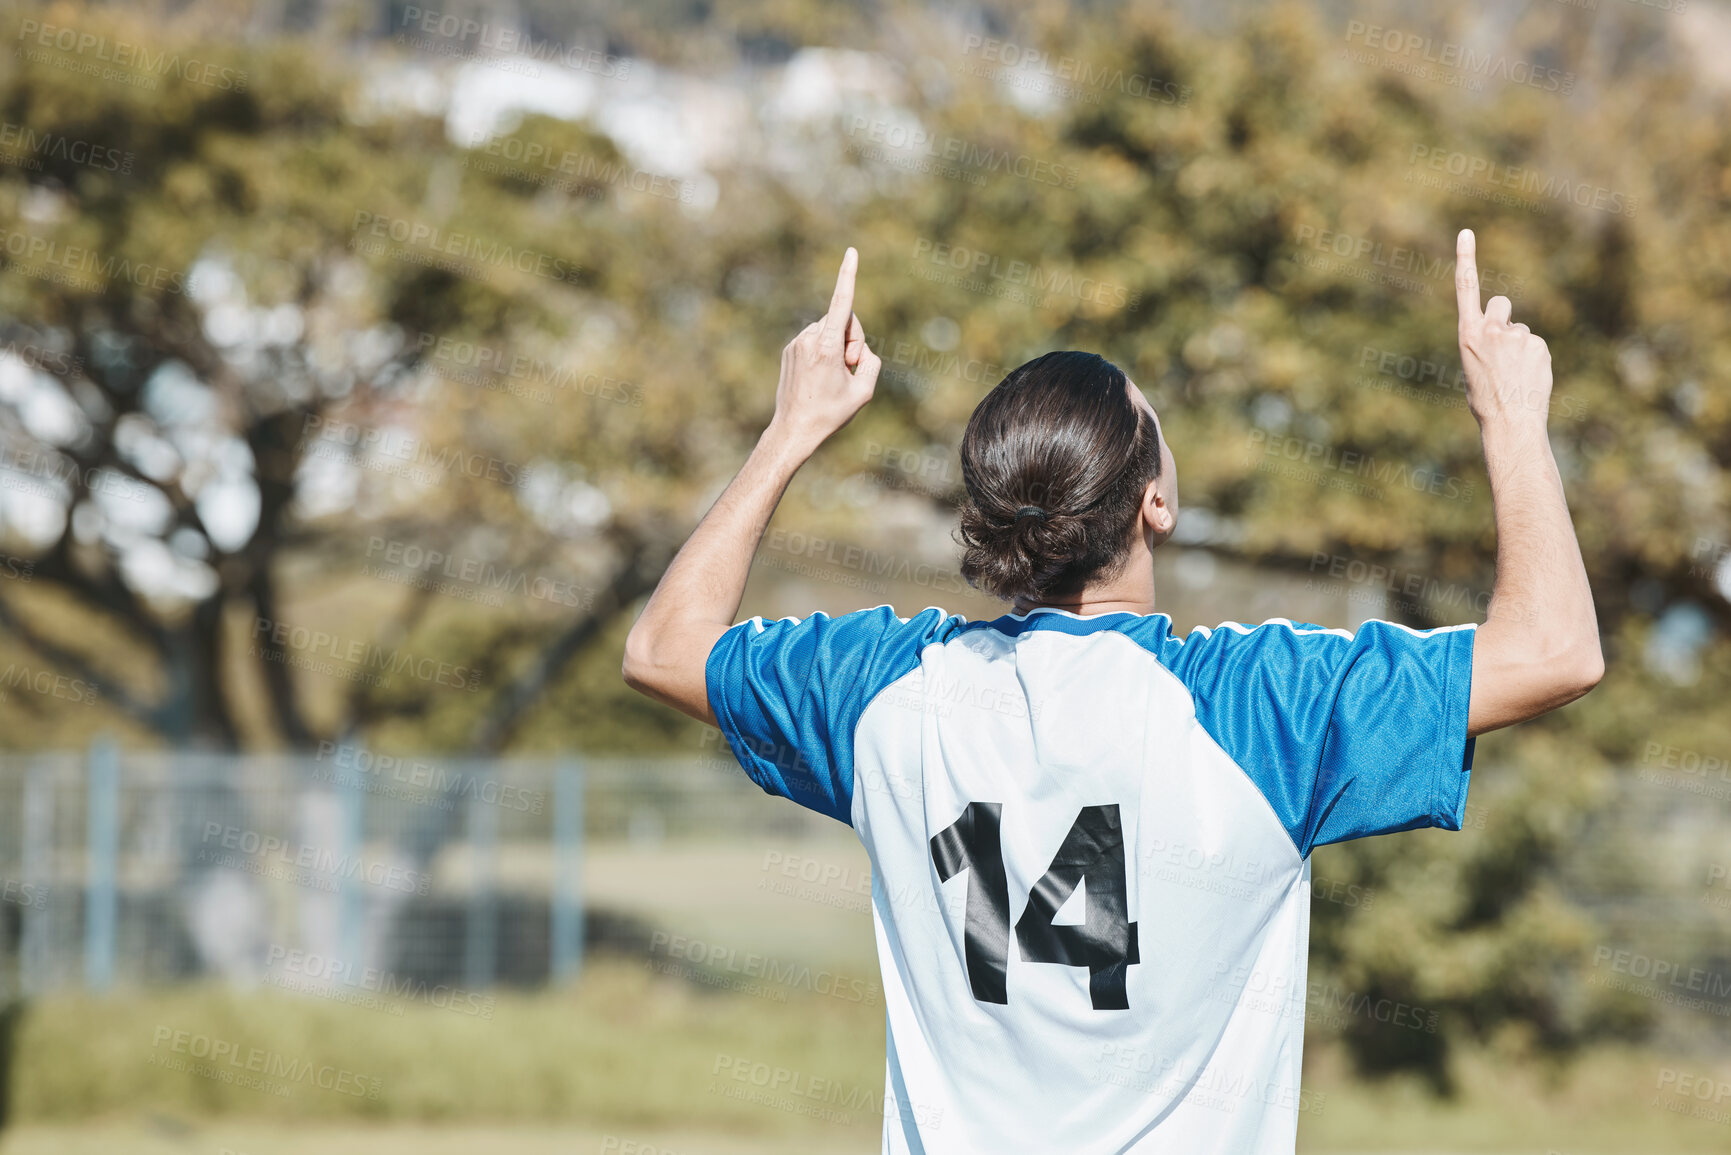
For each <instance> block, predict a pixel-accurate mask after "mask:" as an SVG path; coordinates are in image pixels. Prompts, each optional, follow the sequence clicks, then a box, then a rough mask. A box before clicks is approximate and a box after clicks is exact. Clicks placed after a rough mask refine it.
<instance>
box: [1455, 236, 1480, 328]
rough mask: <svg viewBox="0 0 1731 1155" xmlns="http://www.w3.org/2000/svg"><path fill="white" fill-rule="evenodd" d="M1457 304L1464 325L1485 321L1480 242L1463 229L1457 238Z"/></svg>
mask: <svg viewBox="0 0 1731 1155" xmlns="http://www.w3.org/2000/svg"><path fill="white" fill-rule="evenodd" d="M1455 304H1456V306H1457V307H1458V308H1459V310H1460V319H1461V321H1462V323H1463V324H1464V323H1465V322H1466V321H1468V320H1469V319H1470V320H1475V321H1478V320H1483V319H1484V313H1483V312H1482V311H1481V310H1480V308H1479V261H1478V240H1477V238H1475V237H1474V236H1473V231H1472V230H1471V229H1462V230H1461V231H1460V234H1459V235H1458V236H1456V237H1455Z"/></svg>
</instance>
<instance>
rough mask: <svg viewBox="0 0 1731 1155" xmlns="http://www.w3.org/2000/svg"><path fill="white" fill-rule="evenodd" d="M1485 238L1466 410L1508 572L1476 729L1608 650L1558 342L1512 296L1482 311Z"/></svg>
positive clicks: (1525, 704)
mask: <svg viewBox="0 0 1731 1155" xmlns="http://www.w3.org/2000/svg"><path fill="white" fill-rule="evenodd" d="M1476 250H1477V244H1476V241H1475V239H1474V237H1473V234H1472V230H1471V229H1462V230H1461V232H1460V236H1459V237H1458V238H1457V239H1456V241H1455V296H1456V299H1457V304H1458V306H1459V309H1460V344H1461V365H1462V367H1463V368H1464V369H1465V370H1466V378H1467V407H1468V408H1469V409H1471V411H1472V414H1473V416H1474V417H1475V418H1476V419H1477V420H1478V423H1479V431H1480V433H1481V435H1482V436H1483V439H1484V446H1485V466H1486V468H1487V469H1488V471H1489V472H1490V478H1491V501H1492V504H1493V505H1494V506H1495V507H1496V523H1497V579H1496V585H1495V586H1494V587H1493V588H1492V590H1491V602H1490V606H1489V608H1488V610H1487V612H1486V614H1485V622H1484V624H1483V625H1482V626H1480V627H1479V628H1478V634H1477V636H1476V637H1475V638H1474V640H1473V684H1472V701H1471V706H1470V708H1469V710H1468V712H1467V733H1468V734H1469V735H1474V734H1482V733H1484V732H1485V731H1487V730H1495V729H1498V728H1499V727H1502V726H1510V725H1513V724H1514V723H1516V722H1524V721H1526V720H1527V719H1528V718H1535V717H1537V716H1538V715H1540V714H1543V713H1545V712H1546V711H1548V710H1554V709H1556V708H1557V707H1558V706H1563V705H1567V704H1568V703H1570V702H1572V701H1574V700H1575V699H1576V698H1579V697H1580V696H1581V695H1583V694H1585V693H1586V692H1587V691H1588V690H1591V689H1592V688H1593V687H1594V686H1596V685H1598V684H1599V679H1600V678H1602V677H1603V676H1604V673H1605V658H1604V654H1603V653H1602V651H1601V650H1600V648H1599V623H1598V618H1597V616H1596V615H1595V613H1594V612H1593V591H1592V590H1591V589H1590V588H1588V586H1587V569H1586V566H1585V565H1584V564H1583V563H1582V561H1581V547H1580V545H1579V543H1577V542H1576V540H1575V527H1574V525H1573V524H1572V523H1571V522H1570V521H1569V507H1568V503H1567V502H1566V501H1564V499H1563V479H1562V477H1561V475H1560V474H1559V473H1558V472H1557V461H1556V458H1555V457H1554V456H1552V454H1551V443H1550V439H1549V438H1548V437H1547V436H1546V433H1545V422H1546V418H1547V417H1548V415H1549V412H1550V404H1551V351H1550V350H1549V349H1548V348H1546V347H1545V342H1544V341H1543V340H1542V339H1541V338H1539V337H1535V336H1534V335H1533V332H1532V330H1530V329H1528V328H1527V327H1526V326H1525V325H1522V324H1515V323H1511V322H1510V320H1509V311H1510V308H1511V306H1510V303H1509V299H1508V298H1507V297H1492V298H1491V299H1490V301H1489V302H1488V303H1486V305H1485V307H1484V310H1483V311H1482V312H1481V311H1480V309H1479V271H1478V260H1477V251H1476Z"/></svg>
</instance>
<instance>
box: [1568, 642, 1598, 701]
mask: <svg viewBox="0 0 1731 1155" xmlns="http://www.w3.org/2000/svg"><path fill="white" fill-rule="evenodd" d="M1558 672H1559V674H1560V675H1561V677H1562V679H1563V681H1564V684H1565V689H1566V691H1567V693H1568V695H1569V700H1570V701H1573V700H1575V699H1576V698H1580V697H1583V696H1584V695H1585V694H1586V693H1587V692H1588V691H1589V690H1591V689H1592V688H1593V687H1594V686H1597V685H1598V684H1599V683H1600V682H1601V681H1602V680H1604V677H1605V652H1604V650H1603V649H1601V648H1600V646H1599V639H1597V638H1594V639H1593V640H1592V642H1591V643H1590V644H1588V645H1585V646H1582V647H1581V648H1580V649H1579V650H1578V651H1577V652H1576V653H1575V654H1573V655H1571V656H1570V657H1569V658H1568V659H1567V660H1566V661H1564V662H1562V663H1559V667H1558Z"/></svg>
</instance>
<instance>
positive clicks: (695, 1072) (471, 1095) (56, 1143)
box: [0, 961, 1731, 1155]
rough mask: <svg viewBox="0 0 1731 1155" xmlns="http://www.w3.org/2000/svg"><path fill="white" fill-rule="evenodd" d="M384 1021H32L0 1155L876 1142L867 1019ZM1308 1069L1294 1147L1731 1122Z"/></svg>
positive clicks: (1627, 1065)
mask: <svg viewBox="0 0 1731 1155" xmlns="http://www.w3.org/2000/svg"><path fill="white" fill-rule="evenodd" d="M402 1009H403V1013H402V1014H401V1015H395V1014H390V1013H386V1012H384V1011H370V1010H369V1011H364V1012H363V1011H359V1010H356V1009H354V1008H351V1007H346V1006H340V1005H332V1004H329V1003H326V1002H323V1001H321V1000H317V999H308V998H301V997H295V996H289V995H283V994H277V993H269V994H257V993H255V994H236V993H234V992H229V991H222V990H214V989H184V990H178V991H170V992H162V993H153V994H140V995H135V996H131V997H124V998H115V999H108V1000H93V999H84V998H78V999H70V998H69V999H63V1000H56V1001H53V1002H43V1003H39V1004H37V1005H36V1006H35V1007H33V1008H32V1009H31V1011H30V1012H29V1013H28V1014H27V1016H26V1017H25V1019H24V1021H23V1022H22V1024H21V1026H20V1029H19V1035H18V1039H17V1043H18V1050H17V1054H18V1055H19V1056H20V1058H21V1059H22V1061H20V1062H19V1063H18V1064H17V1065H16V1066H15V1070H14V1083H13V1086H14V1095H13V1109H14V1118H15V1120H16V1126H15V1127H14V1128H13V1129H12V1131H11V1132H10V1133H9V1134H8V1135H7V1137H6V1139H5V1141H4V1143H0V1155H24V1153H29V1155H34V1153H37V1152H44V1153H45V1152H51V1151H52V1152H67V1153H71V1155H78V1153H81V1152H93V1153H94V1152H98V1151H101V1152H109V1151H138V1152H144V1153H149V1152H159V1151H160V1152H164V1153H167V1152H207V1153H209V1155H221V1153H222V1152H224V1151H227V1152H237V1153H238V1152H245V1153H247V1155H268V1153H271V1152H291V1151H293V1152H301V1151H317V1152H332V1153H335V1155H343V1153H346V1152H356V1153H359V1152H363V1151H364V1152H368V1153H371V1155H393V1153H395V1152H404V1153H405V1155H406V1153H407V1152H411V1151H414V1152H427V1153H434V1155H436V1153H439V1152H445V1151H451V1152H456V1151H475V1150H486V1151H508V1152H521V1153H523V1155H534V1153H538V1152H543V1151H545V1152H552V1151H555V1150H557V1151H560V1152H579V1151H595V1152H608V1151H615V1152H621V1153H629V1152H639V1153H641V1155H652V1153H653V1152H661V1153H664V1155H665V1153H670V1152H671V1153H683V1155H692V1153H695V1152H713V1153H715V1155H732V1153H734V1152H746V1151H755V1152H765V1153H770V1155H778V1153H780V1152H803V1151H836V1152H850V1151H859V1152H869V1151H875V1150H877V1148H878V1131H879V1126H880V1118H879V1116H878V1115H877V1114H876V1113H875V1110H874V1100H875V1099H876V1096H877V1095H878V1093H879V1092H880V1090H881V1086H882V1062H883V1057H882V1056H883V1051H882V1047H883V1028H882V1021H881V1018H880V1016H881V1014H882V1009H881V1006H862V1005H859V1004H850V1003H842V1002H839V1001H838V1000H835V999H832V998H825V997H822V996H818V995H812V994H797V995H790V996H789V997H788V998H787V999H786V1000H785V1001H783V1000H780V999H770V998H763V997H758V996H757V995H754V994H747V993H740V992H725V991H723V992H716V991H713V990H710V989H707V988H703V987H700V986H697V985H694V984H692V983H690V982H689V981H686V980H683V979H679V978H669V977H666V976H662V975H656V974H650V973H648V972H647V971H646V969H645V968H644V967H643V966H642V965H640V964H632V963H628V962H623V961H614V962H609V963H601V964H597V965H595V966H593V967H591V969H590V973H589V974H588V976H587V977H586V979H585V980H584V982H582V983H581V984H579V986H578V987H577V988H575V989H573V990H568V991H563V992H550V993H546V994H541V995H521V996H506V997H501V998H500V1000H499V1002H498V1004H497V1006H496V1009H495V1013H494V1016H493V1018H492V1019H491V1020H483V1019H479V1018H472V1017H469V1016H460V1015H455V1014H452V1013H451V1012H449V1011H443V1010H438V1009H435V1008H431V1007H427V1006H425V1005H419V1004H417V1005H413V1006H407V1007H404V1008H402ZM175 1032H184V1033H185V1034H184V1037H185V1038H187V1039H197V1038H203V1039H206V1040H208V1042H207V1043H206V1044H205V1045H204V1049H205V1050H206V1051H208V1050H209V1048H210V1045H211V1044H212V1043H215V1042H220V1041H229V1042H232V1043H234V1044H235V1045H236V1047H237V1048H239V1049H240V1050H241V1052H242V1053H244V1052H245V1050H246V1049H247V1048H253V1047H256V1048H260V1049H261V1050H262V1051H263V1052H264V1053H266V1054H269V1055H273V1056H279V1057H282V1058H283V1059H285V1060H286V1061H287V1065H286V1067H284V1068H283V1069H282V1070H279V1072H278V1076H277V1078H276V1079H275V1080H267V1082H273V1083H274V1085H273V1086H266V1087H262V1088H260V1087H246V1086H240V1085H237V1084H235V1083H231V1082H225V1081H222V1080H221V1079H219V1078H215V1077H212V1076H210V1075H209V1074H207V1073H204V1072H200V1071H198V1070H192V1069H176V1066H175V1064H174V1059H176V1058H185V1057H187V1056H186V1054H177V1053H176V1052H175V1050H174V1045H175V1044H174V1040H175V1038H176V1037H177V1035H176V1034H174V1033H175ZM192 1049H195V1048H194V1047H192V1046H189V1047H188V1051H190V1050H192ZM165 1059H167V1060H168V1062H166V1063H165V1062H164V1060H165ZM744 1062H764V1063H769V1064H773V1065H775V1066H780V1067H785V1068H787V1069H789V1070H793V1071H798V1072H801V1073H802V1074H803V1075H806V1076H808V1077H811V1078H823V1079H828V1080H833V1081H834V1082H835V1083H836V1085H837V1086H839V1087H840V1088H841V1092H842V1096H843V1098H842V1099H841V1100H831V1102H832V1103H838V1104H839V1105H838V1106H836V1107H835V1108H834V1109H833V1110H832V1111H831V1114H832V1115H833V1116H834V1117H833V1118H822V1117H812V1116H811V1115H810V1114H807V1113H805V1112H804V1111H803V1108H804V1107H805V1104H803V1103H802V1102H800V1101H797V1100H795V1099H793V1098H791V1097H784V1098H783V1099H782V1100H780V1101H776V1102H763V1101H751V1100H749V1099H741V1098H735V1097H730V1096H729V1095H728V1094H726V1093H725V1092H727V1091H728V1090H729V1089H732V1088H736V1087H739V1086H744V1085H745V1084H739V1083H736V1082H730V1080H729V1078H728V1072H729V1071H730V1070H731V1069H732V1067H733V1065H734V1064H736V1063H744ZM303 1064H304V1066H303ZM1306 1066H1307V1073H1306V1090H1307V1092H1309V1093H1310V1094H1311V1095H1312V1096H1313V1097H1314V1099H1315V1102H1316V1106H1317V1109H1316V1110H1313V1111H1307V1112H1306V1113H1305V1114H1304V1115H1303V1116H1302V1121H1301V1130H1300V1150H1301V1151H1305V1152H1316V1153H1320V1152H1373V1151H1384V1152H1405V1153H1417V1152H1461V1153H1464V1152H1477V1153H1492V1152H1495V1153H1505V1155H1512V1153H1514V1152H1521V1153H1523V1155H1528V1153H1530V1155H1552V1153H1556V1155H1574V1153H1577V1152H1641V1153H1644V1155H1645V1153H1659V1152H1677V1153H1683V1152H1688V1153H1697V1152H1701V1153H1704V1152H1722V1151H1726V1150H1727V1149H1731V1128H1728V1127H1727V1126H1726V1125H1725V1124H1723V1123H1716V1122H1713V1121H1710V1120H1706V1119H1701V1118H1690V1117H1688V1116H1687V1115H1686V1114H1682V1113H1678V1108H1679V1107H1681V1108H1682V1109H1685V1110H1686V1109H1687V1108H1688V1107H1689V1106H1691V1105H1693V1101H1692V1100H1689V1099H1686V1098H1683V1097H1681V1096H1679V1095H1676V1094H1674V1093H1670V1092H1667V1093H1666V1094H1664V1095H1661V1094H1660V1086H1659V1084H1660V1079H1661V1077H1662V1073H1663V1072H1664V1071H1666V1070H1667V1069H1672V1070H1683V1071H1686V1072H1688V1073H1690V1074H1692V1075H1698V1076H1701V1077H1705V1078H1711V1079H1715V1080H1725V1079H1731V1071H1727V1070H1718V1071H1708V1070H1702V1069H1700V1064H1699V1063H1692V1064H1689V1063H1682V1062H1677V1061H1669V1060H1667V1059H1665V1058H1664V1057H1662V1056H1656V1055H1652V1054H1646V1053H1641V1052H1602V1053H1598V1054H1595V1055H1592V1056H1589V1057H1587V1058H1586V1059H1584V1060H1582V1061H1581V1062H1579V1063H1577V1064H1575V1065H1573V1066H1572V1067H1570V1068H1568V1069H1567V1070H1565V1071H1561V1072H1556V1073H1554V1074H1552V1075H1546V1074H1543V1073H1541V1072H1539V1071H1537V1070H1535V1069H1533V1068H1531V1067H1529V1066H1520V1067H1515V1066H1513V1065H1510V1064H1508V1063H1506V1062H1498V1061H1496V1060H1494V1059H1493V1058H1492V1057H1490V1056H1489V1055H1485V1054H1479V1055H1472V1056H1467V1057H1466V1058H1465V1059H1464V1060H1463V1061H1462V1063H1461V1064H1460V1066H1459V1073H1460V1077H1461V1085H1462V1094H1461V1096H1460V1097H1459V1098H1458V1099H1457V1100H1455V1101H1452V1102H1439V1101H1437V1100H1435V1099H1433V1098H1432V1097H1430V1096H1429V1095H1428V1093H1426V1092H1425V1091H1424V1090H1422V1089H1421V1088H1420V1087H1418V1086H1417V1085H1416V1084H1410V1083H1406V1082H1402V1081H1391V1082H1384V1083H1379V1084H1375V1085H1365V1084H1363V1083H1359V1082H1356V1081H1354V1080H1353V1079H1351V1078H1349V1077H1347V1076H1346V1075H1345V1073H1344V1069H1343V1067H1342V1065H1341V1064H1340V1062H1339V1061H1338V1057H1337V1056H1336V1055H1335V1054H1334V1053H1333V1052H1332V1051H1330V1050H1328V1049H1327V1048H1325V1047H1322V1046H1317V1047H1313V1048H1312V1050H1311V1052H1310V1054H1309V1055H1307V1064H1306ZM296 1069H301V1070H324V1069H335V1070H336V1071H337V1072H339V1073H342V1072H346V1073H347V1075H348V1080H347V1085H340V1084H342V1083H343V1082H344V1080H343V1079H341V1078H340V1076H339V1077H338V1078H330V1077H326V1078H324V1080H323V1081H324V1082H325V1083H326V1084H329V1085H326V1086H321V1085H319V1084H320V1078H319V1077H317V1076H314V1075H308V1076H305V1077H301V1078H296V1077H295V1076H294V1075H293V1074H292V1073H286V1074H285V1073H283V1072H284V1071H287V1072H292V1071H294V1070H296ZM375 1080H376V1083H375ZM375 1086H376V1088H377V1091H376V1094H374V1093H373V1091H372V1088H374V1087H375ZM357 1089H360V1090H361V1093H356V1091H357ZM1699 1106H1700V1107H1701V1108H1702V1109H1703V1110H1704V1109H1706V1108H1708V1107H1710V1106H1711V1104H1710V1103H1707V1104H1700V1105H1699ZM1667 1108H1671V1109H1667Z"/></svg>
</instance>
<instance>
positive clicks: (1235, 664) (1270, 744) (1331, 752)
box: [1169, 619, 1475, 854]
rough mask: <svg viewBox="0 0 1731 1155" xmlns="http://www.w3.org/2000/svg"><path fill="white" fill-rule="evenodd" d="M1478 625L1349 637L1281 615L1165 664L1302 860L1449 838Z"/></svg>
mask: <svg viewBox="0 0 1731 1155" xmlns="http://www.w3.org/2000/svg"><path fill="white" fill-rule="evenodd" d="M1474 635H1475V627H1473V626H1471V625H1465V626H1450V627H1444V628H1441V629H1435V630H1414V629H1410V628H1408V627H1406V626H1402V625H1399V624H1397V623H1394V622H1385V621H1369V622H1366V623H1364V625H1362V626H1361V627H1359V629H1358V631H1357V632H1356V633H1351V632H1348V631H1346V630H1329V629H1323V628H1321V627H1319V626H1310V625H1304V624H1295V623H1292V622H1288V621H1285V620H1283V619H1276V620H1274V621H1271V622H1264V623H1263V624H1262V625H1260V626H1257V627H1255V628H1247V627H1245V626H1241V625H1237V624H1236V623H1227V624H1226V625H1222V626H1220V627H1218V628H1217V629H1214V630H1212V631H1209V630H1197V631H1196V632H1194V633H1192V634H1191V635H1190V637H1189V638H1187V639H1185V641H1184V642H1183V643H1182V644H1181V645H1180V646H1178V647H1177V652H1176V654H1175V656H1174V660H1173V661H1172V662H1170V663H1169V665H1170V666H1171V667H1172V668H1173V671H1174V673H1177V674H1178V676H1179V677H1180V679H1181V680H1182V681H1183V682H1184V683H1185V684H1186V686H1187V687H1188V688H1189V689H1190V692H1191V696H1192V698H1193V699H1194V700H1195V702H1196V713H1197V718H1198V720H1199V721H1200V722H1201V723H1202V725H1203V726H1204V728H1206V729H1207V730H1208V732H1209V733H1210V734H1211V735H1213V737H1214V739H1215V740H1216V741H1217V742H1218V743H1219V744H1220V746H1221V748H1222V749H1224V750H1225V751H1226V753H1227V754H1228V755H1229V756H1230V757H1231V758H1232V759H1233V760H1234V761H1235V762H1237V763H1238V764H1239V765H1240V766H1241V767H1243V768H1244V770H1245V772H1246V773H1247V774H1249V776H1250V777H1251V779H1252V780H1253V781H1254V782H1255V783H1256V785H1257V786H1258V787H1259V788H1260V789H1261V791H1262V793H1263V795H1264V796H1265V797H1266V798H1267V799H1268V801H1269V803H1270V805H1272V806H1273V807H1274V810H1275V812H1276V814H1277V815H1278V816H1279V817H1280V820H1281V822H1282V823H1283V824H1284V825H1285V826H1286V829H1287V833H1288V834H1290V835H1291V836H1292V840H1293V842H1294V843H1295V844H1296V845H1297V847H1298V849H1299V852H1300V853H1301V854H1309V853H1310V851H1311V849H1312V848H1313V847H1316V846H1323V845H1326V844H1328V843H1331V842H1344V841H1347V840H1348V839H1353V838H1364V837H1366V836H1368V835H1373V834H1390V833H1393V832H1395V831H1399V830H1413V829H1417V828H1420V827H1426V826H1437V827H1442V828H1443V829H1446V830H1459V829H1460V826H1461V819H1462V817H1463V815H1464V812H1465V809H1466V796H1467V781H1468V778H1469V777H1470V775H1471V772H1472V760H1473V746H1474V740H1473V739H1470V738H1468V737H1467V706H1468V696H1469V693H1470V691H1471V688H1472V659H1473V638H1474Z"/></svg>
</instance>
